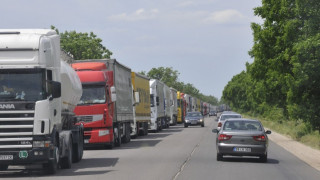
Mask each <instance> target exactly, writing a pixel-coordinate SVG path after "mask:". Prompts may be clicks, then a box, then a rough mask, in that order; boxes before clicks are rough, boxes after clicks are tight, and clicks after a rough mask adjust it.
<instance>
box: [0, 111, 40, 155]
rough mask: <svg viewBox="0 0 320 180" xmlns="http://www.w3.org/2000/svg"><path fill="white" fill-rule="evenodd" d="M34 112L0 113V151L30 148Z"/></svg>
mask: <svg viewBox="0 0 320 180" xmlns="http://www.w3.org/2000/svg"><path fill="white" fill-rule="evenodd" d="M33 122H34V110H25V111H0V150H2V149H3V150H10V149H16V148H21V149H22V148H23V149H28V148H32V140H33V138H32V134H33Z"/></svg>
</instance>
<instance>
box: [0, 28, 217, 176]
mask: <svg viewBox="0 0 320 180" xmlns="http://www.w3.org/2000/svg"><path fill="white" fill-rule="evenodd" d="M0 42H1V43H0V170H6V169H8V166H9V165H23V164H33V163H41V164H42V165H43V167H44V169H45V170H46V171H47V173H51V174H53V173H55V172H56V170H57V169H58V168H59V167H61V168H70V167H71V164H72V162H78V161H80V160H81V159H82V155H83V147H84V146H96V145H102V146H105V147H107V148H112V147H114V146H121V144H122V143H128V142H130V140H131V138H134V137H136V136H141V135H147V134H148V132H149V131H153V132H158V131H160V130H161V129H163V128H168V127H169V126H171V125H176V124H177V123H183V122H184V117H185V115H186V113H187V112H195V111H199V112H202V114H203V115H206V114H208V112H209V111H210V110H215V108H216V107H215V106H212V105H210V104H209V103H206V102H202V101H201V100H200V99H197V98H195V97H192V96H190V95H188V94H184V93H182V92H179V91H177V90H175V89H174V88H170V87H168V86H167V85H166V84H164V83H163V82H161V81H159V80H156V79H149V78H148V77H146V76H144V75H141V74H139V73H136V72H132V71H131V69H130V68H129V67H126V66H125V65H123V64H121V63H119V62H118V61H117V60H115V59H91V60H81V61H80V60H79V61H75V63H71V64H70V65H68V64H67V63H66V62H64V61H63V59H61V56H60V52H61V50H60V37H59V35H57V34H56V32H55V31H53V30H45V29H30V30H8V29H2V30H0Z"/></svg>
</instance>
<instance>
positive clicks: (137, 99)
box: [131, 72, 151, 136]
mask: <svg viewBox="0 0 320 180" xmlns="http://www.w3.org/2000/svg"><path fill="white" fill-rule="evenodd" d="M131 80H132V88H133V94H134V97H133V100H134V102H133V112H134V113H133V114H134V117H133V124H131V127H132V133H131V135H132V136H137V135H147V134H148V129H149V126H150V123H151V115H150V112H151V110H150V86H149V80H150V79H149V78H148V77H146V76H143V75H141V74H139V73H136V72H131Z"/></svg>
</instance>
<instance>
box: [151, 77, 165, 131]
mask: <svg viewBox="0 0 320 180" xmlns="http://www.w3.org/2000/svg"><path fill="white" fill-rule="evenodd" d="M163 88H164V83H163V82H161V81H159V80H156V79H150V104H151V126H150V130H152V131H155V132H157V131H159V130H161V129H162V123H161V122H163V121H165V120H166V115H165V109H164V107H165V104H164V92H163Z"/></svg>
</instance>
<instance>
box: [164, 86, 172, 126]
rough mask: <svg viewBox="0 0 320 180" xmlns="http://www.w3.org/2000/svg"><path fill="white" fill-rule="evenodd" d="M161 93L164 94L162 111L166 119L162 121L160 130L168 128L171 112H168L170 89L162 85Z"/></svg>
mask: <svg viewBox="0 0 320 180" xmlns="http://www.w3.org/2000/svg"><path fill="white" fill-rule="evenodd" d="M163 93H164V105H165V106H164V111H165V116H166V118H165V119H164V121H162V128H168V127H169V126H170V121H171V112H170V107H171V103H170V100H171V91H170V87H169V86H167V85H166V84H164V86H163Z"/></svg>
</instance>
